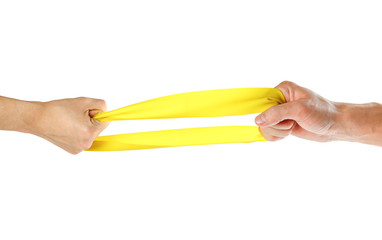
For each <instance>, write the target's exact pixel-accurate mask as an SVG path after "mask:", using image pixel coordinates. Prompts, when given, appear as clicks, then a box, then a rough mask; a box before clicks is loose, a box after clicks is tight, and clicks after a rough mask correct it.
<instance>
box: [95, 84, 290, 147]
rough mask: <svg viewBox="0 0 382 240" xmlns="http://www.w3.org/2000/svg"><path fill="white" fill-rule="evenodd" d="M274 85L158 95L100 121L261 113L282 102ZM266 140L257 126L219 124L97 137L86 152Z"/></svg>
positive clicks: (105, 114)
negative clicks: (215, 125) (218, 125)
mask: <svg viewBox="0 0 382 240" xmlns="http://www.w3.org/2000/svg"><path fill="white" fill-rule="evenodd" d="M284 102H285V99H284V96H283V94H282V93H281V91H280V90H279V89H276V88H232V89H218V90H208V91H198V92H188V93H180V94H174V95H169V96H165V97H159V98H155V99H151V100H147V101H144V102H140V103H136V104H132V105H129V106H126V107H123V108H120V109H116V110H113V111H109V112H102V113H98V114H96V115H95V116H94V119H97V120H99V121H116V120H136V119H168V118H195V117H223V116H236V115H246V114H253V113H259V112H263V111H265V110H266V109H268V108H270V107H272V106H274V105H277V104H281V103H284ZM256 141H265V138H264V137H263V136H262V135H261V133H260V131H259V129H258V127H255V126H222V127H199V128H184V129H172V130H161V131H151V132H138V133H127V134H118V135H110V136H100V137H97V138H96V139H95V141H94V142H93V145H92V146H91V147H90V149H88V151H122V150H137V149H150V148H164V147H177V146H191V145H206V144H220V143H248V142H256Z"/></svg>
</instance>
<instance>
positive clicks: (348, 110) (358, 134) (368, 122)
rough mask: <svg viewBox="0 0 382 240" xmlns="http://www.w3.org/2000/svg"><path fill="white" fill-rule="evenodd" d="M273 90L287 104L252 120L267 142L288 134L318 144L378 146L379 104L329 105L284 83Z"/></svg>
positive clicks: (381, 118) (381, 134)
mask: <svg viewBox="0 0 382 240" xmlns="http://www.w3.org/2000/svg"><path fill="white" fill-rule="evenodd" d="M277 88H279V89H280V90H281V91H282V92H283V94H284V96H285V99H286V101H287V102H286V103H284V104H281V105H278V106H274V107H272V108H270V109H268V110H267V111H265V112H264V113H262V114H260V115H259V116H257V117H256V123H257V124H258V125H259V126H260V131H261V132H262V134H263V135H264V137H265V138H266V139H267V140H270V141H276V140H279V139H283V138H285V137H286V136H288V135H290V134H292V135H295V136H297V137H300V138H304V139H308V140H313V141H320V142H327V141H336V140H339V141H352V142H360V143H366V144H372V145H378V146H382V105H381V104H378V103H367V104H350V103H338V102H332V101H329V100H327V99H325V98H323V97H321V96H320V95H318V94H316V93H314V92H312V91H311V90H309V89H306V88H303V87H301V86H298V85H297V84H295V83H292V82H288V81H285V82H282V83H280V84H279V85H278V86H277Z"/></svg>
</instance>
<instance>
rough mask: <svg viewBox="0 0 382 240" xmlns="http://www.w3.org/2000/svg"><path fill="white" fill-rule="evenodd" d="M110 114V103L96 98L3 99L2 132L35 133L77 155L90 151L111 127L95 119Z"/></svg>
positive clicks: (1, 109) (0, 118)
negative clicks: (41, 100)
mask: <svg viewBox="0 0 382 240" xmlns="http://www.w3.org/2000/svg"><path fill="white" fill-rule="evenodd" d="M103 111H106V103H105V101H103V100H100V99H93V98H85V97H80V98H69V99H60V100H54V101H49V102H36V101H22V100H18V99H12V98H7V97H0V130H10V131H19V132H23V133H31V134H34V135H36V136H39V137H42V138H44V139H46V140H48V141H50V142H51V143H53V144H55V145H57V146H59V147H60V148H62V149H64V150H65V151H67V152H69V153H72V154H77V153H80V152H81V151H83V150H86V149H88V148H90V146H91V145H92V143H93V141H94V139H95V138H96V137H97V136H98V135H99V134H100V133H101V132H102V131H103V130H104V129H105V128H106V127H107V125H108V123H107V122H99V121H98V120H95V119H93V118H92V117H93V116H94V115H95V114H96V113H98V112H103Z"/></svg>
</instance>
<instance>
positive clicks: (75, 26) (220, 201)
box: [0, 0, 382, 240]
mask: <svg viewBox="0 0 382 240" xmlns="http://www.w3.org/2000/svg"><path fill="white" fill-rule="evenodd" d="M378 2H379V1H333V0H330V1H238V0H235V1H208V0H202V1H195V0H193V1H142V0H141V1H80V0H75V1H16V0H14V1H5V0H4V1H1V2H0V94H1V95H4V96H8V97H13V98H20V99H25V100H38V101H48V100H52V99H59V98H68V97H78V96H87V97H95V98H102V99H105V100H106V101H107V104H108V108H109V109H110V110H111V109H115V108H119V107H122V106H125V105H128V104H132V103H136V102H140V101H143V100H147V99H150V98H154V97H160V96H165V95H168V94H173V93H181V92H188V91H196V90H207V89H219V88H235V87H274V86H275V85H277V84H278V83H279V82H281V81H282V80H286V79H288V80H291V81H295V82H297V83H298V84H300V85H302V86H305V87H308V88H310V89H312V90H314V91H316V92H318V93H320V94H321V95H323V96H324V97H327V98H328V99H331V100H335V101H344V102H353V103H363V102H371V101H376V102H382V97H381V94H380V92H381V91H380V87H381V83H380V82H381V80H382V70H381V69H382V68H381V67H382V34H381V29H382V26H381V25H382V14H381V12H382V8H381V6H380V5H379V3H378ZM253 118H254V116H247V117H246V118H244V117H242V118H229V119H228V120H227V119H220V118H218V119H216V118H214V119H201V120H200V119H194V120H175V121H174V120H156V121H152V120H146V121H130V122H118V123H112V124H111V125H110V126H109V128H108V129H106V131H105V132H103V133H102V134H103V135H108V134H112V133H126V132H137V131H146V130H159V129H170V128H182V127H192V126H214V125H216V126H217V125H230V124H231V125H235V123H238V122H240V123H242V122H245V124H254V122H253ZM0 149H1V155H0V239H39V240H42V239H116V240H117V239H166V240H169V239H294V240H296V239H381V238H382V229H381V226H382V159H381V155H382V148H379V147H374V146H367V145H362V144H357V143H345V142H332V143H316V142H310V141H304V140H300V139H297V138H294V137H289V138H287V139H285V140H283V141H279V142H276V143H271V142H259V143H251V144H227V145H211V146H194V147H180V148H168V149H154V150H140V151H126V152H103V153H102V152H101V153H97V152H84V153H81V154H79V155H75V156H73V155H70V154H67V153H66V152H64V151H63V150H61V149H59V148H57V147H56V146H54V145H52V144H50V143H48V142H46V141H44V140H43V139H40V138H38V137H35V136H32V135H26V134H21V133H16V132H6V131H2V132H1V133H0Z"/></svg>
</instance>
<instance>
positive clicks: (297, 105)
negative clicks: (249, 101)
mask: <svg viewBox="0 0 382 240" xmlns="http://www.w3.org/2000/svg"><path fill="white" fill-rule="evenodd" d="M303 109H306V108H304V106H303V104H302V102H301V101H298V100H297V101H293V102H288V103H283V104H280V105H276V106H273V107H271V108H269V109H267V110H266V111H264V112H263V113H261V114H259V115H258V116H257V117H256V119H255V122H256V124H257V125H258V126H260V127H267V126H273V125H276V124H277V123H279V122H281V121H284V120H286V119H291V120H295V121H299V120H301V119H300V116H301V114H300V113H301V112H302V110H303Z"/></svg>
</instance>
